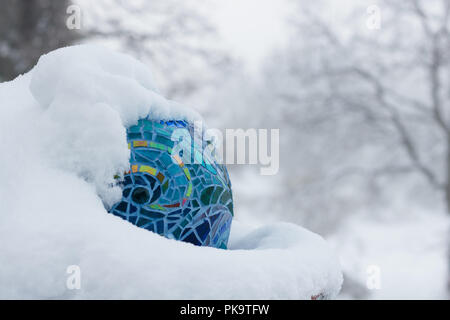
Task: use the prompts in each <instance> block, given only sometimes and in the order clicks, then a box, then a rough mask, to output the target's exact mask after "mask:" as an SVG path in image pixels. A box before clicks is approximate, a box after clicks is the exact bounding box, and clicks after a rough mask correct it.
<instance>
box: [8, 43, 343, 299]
mask: <svg viewBox="0 0 450 320" xmlns="http://www.w3.org/2000/svg"><path fill="white" fill-rule="evenodd" d="M150 75H151V73H150V72H149V71H148V69H147V68H146V66H145V65H142V64H141V63H139V62H137V61H135V60H133V59H132V58H129V57H126V56H124V55H121V54H117V53H111V52H108V51H107V50H105V49H102V48H98V47H92V46H76V47H68V48H64V49H60V50H57V51H54V52H52V53H50V54H48V55H45V56H43V57H42V58H41V59H40V60H39V63H38V64H37V66H36V67H35V68H34V69H33V70H32V71H30V72H29V73H28V74H26V75H24V76H21V77H18V78H17V79H15V80H14V81H12V82H7V83H2V84H0V101H1V103H0V148H1V149H2V155H1V158H0V181H1V183H0V259H1V260H0V261H1V263H0V298H8V299H9V298H20V299H24V298H39V299H47V298H61V299H79V298H118V299H120V298H139V299H152V298H156V299H163V298H167V299H176V298H178V299H190V298H191V299H197V298H198V299H202V298H204V299H208V298H222V299H233V298H234V299H241V298H242V299H250V298H253V299H271V298H288V299H309V298H310V297H311V296H315V295H317V294H320V293H323V294H324V295H326V296H327V297H329V298H333V297H335V296H336V295H337V294H338V292H339V290H340V286H341V283H342V276H341V272H340V267H339V263H338V259H337V258H336V257H335V255H334V254H333V252H331V251H330V249H329V248H328V246H327V244H326V243H325V242H324V240H323V239H322V238H320V237H319V236H317V235H315V234H312V233H310V232H308V231H306V230H304V229H302V228H300V227H298V226H295V225H291V224H277V225H273V226H267V227H262V228H259V229H254V230H251V229H248V228H246V227H244V226H242V225H240V224H239V223H237V222H233V229H232V234H231V239H230V250H219V249H214V248H206V247H196V246H193V245H191V244H188V243H182V242H177V241H174V240H169V239H165V238H163V237H161V236H159V235H156V234H154V233H152V232H149V231H147V230H144V229H140V228H137V227H135V226H134V225H132V224H129V223H126V222H124V221H123V220H122V219H120V218H117V217H115V216H113V215H111V214H108V213H107V212H106V210H105V208H104V203H102V200H103V201H104V202H105V203H106V204H108V203H112V202H114V201H117V199H118V198H120V190H119V189H117V188H111V187H109V185H110V184H111V182H112V177H113V176H114V174H115V173H117V172H121V171H122V170H124V168H126V167H127V166H128V156H129V151H128V149H127V144H126V135H125V128H124V127H125V126H128V125H131V124H134V123H135V122H136V121H137V120H138V118H140V117H143V116H146V115H147V114H149V115H150V117H152V118H154V119H168V118H177V119H184V120H187V121H194V120H196V119H200V117H199V116H198V115H197V114H195V113H194V112H192V111H190V110H189V109H187V108H183V107H182V106H180V105H178V104H176V103H174V102H171V101H168V100H166V99H164V98H163V97H162V96H161V95H160V94H159V93H158V91H157V90H156V88H155V85H154V82H153V80H152V78H151V76H150ZM99 195H100V197H99ZM101 199H102V200H101ZM71 265H76V266H79V268H80V269H79V270H80V271H81V274H80V279H81V287H80V289H74V290H71V289H70V288H68V287H67V280H68V278H69V277H70V274H68V273H67V272H66V271H67V268H68V267H69V266H71Z"/></svg>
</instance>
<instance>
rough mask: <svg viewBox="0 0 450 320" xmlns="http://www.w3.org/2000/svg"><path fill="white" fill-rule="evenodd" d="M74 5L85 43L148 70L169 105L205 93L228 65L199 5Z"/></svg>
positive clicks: (119, 0) (104, 1)
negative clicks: (134, 60) (130, 59)
mask: <svg viewBox="0 0 450 320" xmlns="http://www.w3.org/2000/svg"><path fill="white" fill-rule="evenodd" d="M77 3H78V5H80V7H81V9H82V12H83V18H84V27H85V28H84V30H85V31H86V33H87V34H88V36H89V39H90V40H89V41H92V42H95V43H102V44H105V45H111V46H113V47H116V48H118V49H120V50H121V51H124V52H126V53H129V54H131V55H133V56H134V57H136V58H138V59H140V60H141V61H144V62H145V63H147V64H149V65H150V66H151V68H152V70H153V72H154V73H155V76H156V78H157V79H158V83H159V84H160V86H161V88H162V89H163V91H164V93H165V95H166V96H168V97H170V98H172V99H179V100H180V99H186V97H188V96H189V95H191V94H193V93H197V92H199V91H202V92H203V91H205V90H207V89H208V88H210V87H211V85H212V86H214V85H215V84H217V83H218V82H220V80H221V76H222V75H223V74H224V73H225V70H226V69H227V68H228V67H229V66H231V65H232V61H231V58H230V56H229V55H228V54H227V53H226V51H225V50H224V49H223V48H221V47H220V45H218V43H219V41H217V40H218V34H217V32H216V30H215V28H214V26H213V24H212V22H211V21H210V20H209V18H208V16H207V13H205V12H203V11H202V10H200V8H201V5H202V4H200V2H199V1H195V0H189V1H183V2H180V1H175V0H169V1H167V0H164V1H143V0H135V1H123V0H112V1H111V0H101V1H95V2H92V1H85V0H77ZM203 4H204V3H203ZM194 75H195V76H194Z"/></svg>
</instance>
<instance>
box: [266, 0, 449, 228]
mask: <svg viewBox="0 0 450 320" xmlns="http://www.w3.org/2000/svg"><path fill="white" fill-rule="evenodd" d="M298 3H299V7H298V11H297V14H296V15H295V18H294V19H292V25H293V26H294V29H295V33H294V35H293V37H292V41H291V42H290V45H289V46H288V48H287V50H285V51H281V52H278V53H277V54H276V55H274V56H273V59H272V60H271V61H270V65H269V67H268V68H267V69H268V71H267V74H268V75H269V76H268V77H267V78H268V79H270V80H269V85H268V86H267V87H269V86H270V87H271V91H272V92H273V94H272V98H273V99H275V101H277V105H278V106H279V111H280V112H279V115H278V117H279V120H280V122H281V121H282V122H283V123H285V124H286V129H285V130H289V132H291V133H290V134H286V136H292V137H296V140H297V141H294V140H293V139H292V140H291V141H289V144H290V145H291V148H290V149H289V152H288V153H287V154H289V153H290V154H291V157H290V159H291V160H290V161H291V163H290V164H288V165H287V166H288V167H289V168H291V169H292V170H290V172H289V174H288V175H287V176H286V177H285V179H284V181H285V184H284V185H285V187H286V188H289V186H292V190H296V189H297V190H301V189H302V188H304V187H305V186H306V190H307V191H308V192H309V194H310V195H311V196H312V197H316V198H319V199H321V201H322V202H325V203H327V205H325V207H327V206H329V208H328V212H329V210H334V209H336V208H337V209H338V211H341V210H342V209H345V204H349V202H348V201H350V204H351V205H352V209H354V206H355V205H358V204H357V203H356V202H358V201H359V200H361V205H362V206H365V207H367V208H369V207H371V206H369V204H370V201H372V205H376V202H378V198H377V197H375V196H377V194H376V193H377V189H376V188H375V189H373V188H374V183H373V182H374V181H379V180H380V179H382V180H383V181H385V182H384V183H385V184H384V186H387V188H386V189H387V190H388V191H390V192H392V191H393V190H396V189H395V188H393V187H392V186H393V185H395V184H398V185H399V186H402V187H401V188H403V189H407V188H409V185H408V181H411V180H407V179H410V177H411V176H413V177H417V178H421V180H418V179H415V180H414V181H415V182H417V181H419V182H418V185H420V190H425V191H424V192H425V193H427V195H428V198H429V199H435V198H437V199H441V203H442V206H441V207H446V210H447V212H448V213H449V214H450V108H449V103H450V94H449V87H450V82H449V81H450V78H449V71H450V53H449V52H450V51H449V49H450V37H449V32H450V29H449V23H450V21H449V20H450V19H449V15H450V1H448V0H435V1H426V3H425V1H420V0H414V1H396V2H392V1H382V2H381V3H380V4H379V6H378V7H375V8H367V7H358V8H357V9H356V10H355V11H354V12H352V13H350V14H349V15H348V16H346V19H345V20H343V21H337V20H336V19H334V18H335V17H333V16H332V15H328V16H327V15H326V13H327V7H326V5H327V4H329V2H320V3H318V4H317V3H316V4H314V5H306V4H305V2H304V1H300V2H298ZM324 13H325V14H324ZM375 13H376V14H377V15H378V18H380V19H381V20H379V21H378V23H379V25H378V26H376V27H374V24H373V22H374V21H373V20H372V19H374V18H377V17H374V16H373V15H374V14H375ZM378 27H379V28H378ZM295 132H297V134H295ZM294 145H295V146H296V147H295V148H292V146H294ZM302 152H303V153H306V154H309V155H311V156H312V160H313V161H314V160H316V161H314V163H311V165H310V166H306V168H308V170H305V164H307V162H304V160H303V159H305V157H304V156H303V157H302V155H301V154H302ZM314 155H317V157H318V158H317V157H316V158H315V157H314ZM317 159H319V161H317ZM350 177H352V178H351V180H348V179H349V178H350ZM308 178H309V179H310V180H309V181H308ZM311 179H312V180H313V181H311ZM342 181H349V183H347V184H346V183H342ZM399 181H403V182H399ZM352 184H353V188H350V189H349V188H347V187H349V186H351V185H352ZM355 185H356V188H355ZM375 186H376V185H375ZM364 190H365V191H364ZM372 191H375V192H372ZM378 191H379V189H378ZM416 191H417V189H416ZM381 192H382V191H381ZM395 192H396V193H398V194H399V192H398V191H395ZM348 193H350V196H348V195H349V194H348ZM421 193H422V192H420V193H417V192H416V193H415V195H414V198H420V197H421ZM288 194H290V193H288ZM329 196H331V198H330V197H329ZM364 197H366V199H364ZM299 200H300V198H296V199H293V200H292V202H293V204H294V206H297V207H298V208H299V209H300V210H299V211H301V212H302V213H301V215H306V216H313V214H314V213H313V210H314V209H315V210H316V212H317V211H319V212H321V214H322V213H323V212H322V211H320V207H317V206H312V208H311V210H309V212H310V213H308V210H306V211H305V208H304V204H302V203H301V201H299ZM341 200H342V201H343V202H342V201H341ZM415 200H416V199H411V200H410V201H411V202H412V201H415ZM306 201H307V202H309V203H313V202H311V199H306ZM319 202H320V200H318V201H316V203H319ZM322 207H323V206H322ZM317 208H319V209H317ZM435 208H436V207H435ZM325 209H326V208H325ZM325 211H327V210H325ZM337 214H339V213H337ZM332 216H334V215H332ZM341 218H342V216H341ZM302 219H304V218H302ZM337 220H339V219H337ZM333 221H334V220H331V223H332V222H333Z"/></svg>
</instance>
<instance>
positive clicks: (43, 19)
mask: <svg viewBox="0 0 450 320" xmlns="http://www.w3.org/2000/svg"><path fill="white" fill-rule="evenodd" d="M0 5H1V8H2V9H1V10H0V81H8V80H12V79H14V78H15V77H16V76H18V75H19V74H22V73H24V72H27V71H29V70H30V69H31V68H32V67H33V66H34V65H35V64H36V62H37V60H38V58H39V56H40V55H42V54H44V53H47V52H49V51H51V50H54V49H56V48H59V47H62V46H67V45H71V44H78V43H96V44H101V45H104V46H108V47H111V48H114V49H117V50H120V51H122V52H125V53H128V54H130V55H132V56H134V57H135V58H137V59H139V60H141V61H143V62H144V63H146V64H148V65H149V66H150V67H151V69H152V70H153V71H154V76H155V79H156V81H157V83H158V84H159V86H160V89H161V92H162V93H163V94H164V95H165V96H166V97H168V98H170V99H174V100H177V101H179V102H182V103H184V104H186V105H189V106H192V107H193V108H195V109H197V110H198V111H199V112H200V113H201V114H202V115H203V116H204V118H205V120H206V122H207V124H208V125H209V126H210V127H215V128H221V129H225V128H234V129H236V128H243V129H248V128H266V129H272V128H274V129H277V128H278V129H280V161H281V163H280V170H279V173H278V174H277V175H274V176H262V175H260V174H259V167H258V166H255V165H245V166H244V165H240V166H237V165H235V166H230V175H231V180H232V182H233V191H234V198H235V214H236V218H237V219H239V220H241V221H243V222H247V223H251V224H255V225H257V224H265V223H270V222H274V221H288V222H292V223H296V224H299V225H302V226H304V227H306V228H308V229H310V230H312V231H314V232H316V233H319V234H320V235H322V236H323V237H324V238H326V239H327V240H328V241H329V242H330V244H331V245H332V246H333V247H334V248H335V249H336V251H337V253H338V254H339V256H340V258H341V263H342V266H343V269H344V275H345V281H344V287H343V290H342V293H341V296H340V298H342V299H447V298H448V297H449V292H450V282H449V272H448V270H449V268H448V266H449V264H450V259H449V255H448V254H447V251H448V248H449V245H450V242H449V237H448V228H449V217H450V25H449V24H450V21H449V20H450V0H427V1H425V0H408V1H404V0H395V1H392V0H391V1H381V0H380V1H376V0H372V1H366V0H345V1H332V0H318V1H306V0H304V1H303V0H226V1H225V0H209V1H204V0H203V1H201V0H183V1H180V0H178V1H176V0H147V1H144V0H127V1H125V0H97V1H87V0H72V1H67V0H0Z"/></svg>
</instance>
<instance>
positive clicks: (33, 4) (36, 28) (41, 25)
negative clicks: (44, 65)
mask: <svg viewBox="0 0 450 320" xmlns="http://www.w3.org/2000/svg"><path fill="white" fill-rule="evenodd" d="M70 4H71V2H70V1H65V0H58V1H54V0H32V1H30V0H0V7H1V8H2V9H1V10H0V81H7V80H12V79H13V78H15V77H16V76H17V75H19V74H22V73H24V72H27V71H28V70H30V69H31V67H32V66H34V65H35V64H36V62H37V60H38V59H39V57H40V56H41V55H42V54H44V53H47V52H49V51H52V50H54V49H56V48H60V47H63V46H67V45H70V44H72V43H74V42H76V41H78V40H80V38H81V34H80V33H79V32H77V31H74V30H69V29H68V28H67V27H66V19H67V17H68V16H67V14H66V10H67V7H68V6H69V5H70Z"/></svg>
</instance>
